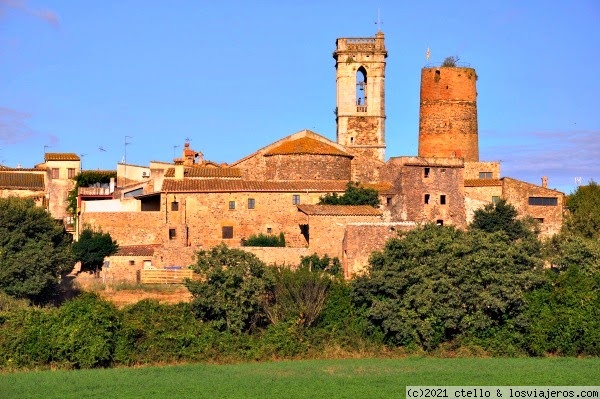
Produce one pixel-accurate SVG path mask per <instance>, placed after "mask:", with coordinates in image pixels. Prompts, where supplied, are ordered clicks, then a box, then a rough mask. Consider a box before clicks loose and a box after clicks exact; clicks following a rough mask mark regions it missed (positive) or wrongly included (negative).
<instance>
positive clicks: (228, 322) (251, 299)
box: [185, 244, 273, 333]
mask: <svg viewBox="0 0 600 399" xmlns="http://www.w3.org/2000/svg"><path fill="white" fill-rule="evenodd" d="M196 258H197V261H196V264H195V265H193V266H192V267H193V269H194V272H196V273H198V274H199V275H200V279H199V281H198V280H188V281H187V282H186V283H185V285H186V287H187V288H188V290H189V291H190V292H191V294H192V295H193V300H192V309H193V310H194V313H195V314H196V316H197V317H199V318H200V319H202V320H204V321H207V322H211V323H213V325H214V326H215V327H216V328H218V329H219V330H222V331H223V330H228V331H232V332H236V333H240V332H243V331H248V330H251V329H253V328H254V327H257V326H260V325H264V324H266V322H267V316H266V313H265V310H264V304H265V298H266V297H267V294H268V292H269V290H270V289H271V288H272V286H273V277H272V276H271V275H270V274H269V273H268V272H267V267H266V265H265V264H264V262H262V261H261V260H260V259H258V258H257V257H256V255H254V254H251V253H249V252H245V251H242V250H239V249H233V248H228V247H227V246H226V245H225V244H221V245H218V246H216V247H214V248H212V249H211V250H209V251H205V250H201V251H199V252H198V253H197V254H196Z"/></svg>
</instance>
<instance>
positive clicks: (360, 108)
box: [356, 105, 367, 112]
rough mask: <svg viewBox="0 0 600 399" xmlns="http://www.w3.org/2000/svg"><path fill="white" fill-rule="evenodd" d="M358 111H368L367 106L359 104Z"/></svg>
mask: <svg viewBox="0 0 600 399" xmlns="http://www.w3.org/2000/svg"><path fill="white" fill-rule="evenodd" d="M356 112H367V107H366V106H361V105H359V106H357V107H356Z"/></svg>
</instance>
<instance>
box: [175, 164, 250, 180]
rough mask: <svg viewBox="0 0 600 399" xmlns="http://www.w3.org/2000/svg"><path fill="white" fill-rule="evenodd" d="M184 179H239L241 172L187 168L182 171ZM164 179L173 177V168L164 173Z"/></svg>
mask: <svg viewBox="0 0 600 399" xmlns="http://www.w3.org/2000/svg"><path fill="white" fill-rule="evenodd" d="M184 176H185V177H203V178H218V177H225V178H238V179H239V178H241V177H242V171H241V170H240V169H238V168H215V167H208V168H207V167H202V166H200V167H191V168H190V167H187V168H185V171H184ZM165 177H175V168H169V169H167V171H166V172H165Z"/></svg>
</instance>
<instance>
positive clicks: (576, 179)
mask: <svg viewBox="0 0 600 399" xmlns="http://www.w3.org/2000/svg"><path fill="white" fill-rule="evenodd" d="M575 184H577V186H581V177H579V176H578V177H576V178H575Z"/></svg>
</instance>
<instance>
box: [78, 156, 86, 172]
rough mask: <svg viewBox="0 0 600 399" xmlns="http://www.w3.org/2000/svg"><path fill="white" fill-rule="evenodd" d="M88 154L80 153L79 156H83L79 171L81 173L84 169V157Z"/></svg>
mask: <svg viewBox="0 0 600 399" xmlns="http://www.w3.org/2000/svg"><path fill="white" fill-rule="evenodd" d="M86 155H87V154H79V158H81V162H80V164H79V173H81V172H82V171H83V157H85V156H86Z"/></svg>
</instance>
